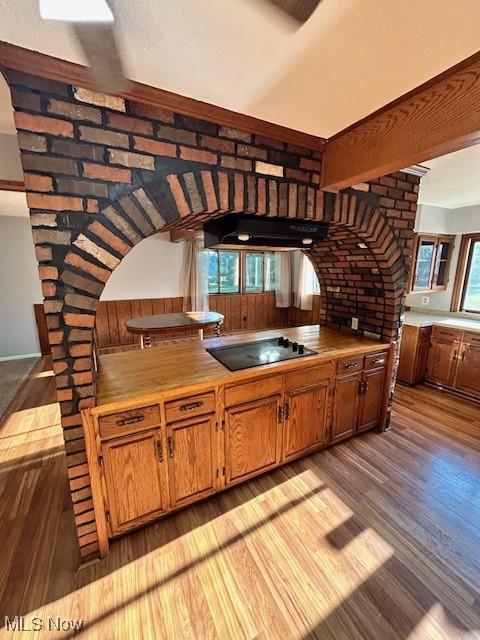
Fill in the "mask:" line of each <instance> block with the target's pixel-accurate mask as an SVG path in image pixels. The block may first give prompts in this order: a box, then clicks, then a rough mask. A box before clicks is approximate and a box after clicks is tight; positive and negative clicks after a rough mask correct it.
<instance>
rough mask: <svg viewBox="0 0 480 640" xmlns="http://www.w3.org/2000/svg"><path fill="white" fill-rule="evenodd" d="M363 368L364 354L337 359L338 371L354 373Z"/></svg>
mask: <svg viewBox="0 0 480 640" xmlns="http://www.w3.org/2000/svg"><path fill="white" fill-rule="evenodd" d="M361 369H363V356H352V357H350V358H341V359H340V360H337V373H349V372H350V373H353V372H354V371H360V370H361Z"/></svg>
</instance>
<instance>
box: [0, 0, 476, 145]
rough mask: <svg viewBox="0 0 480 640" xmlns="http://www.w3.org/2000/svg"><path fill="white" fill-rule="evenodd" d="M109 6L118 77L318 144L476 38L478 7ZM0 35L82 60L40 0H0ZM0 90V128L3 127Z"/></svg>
mask: <svg viewBox="0 0 480 640" xmlns="http://www.w3.org/2000/svg"><path fill="white" fill-rule="evenodd" d="M79 1H81V0H79ZM113 4H114V9H115V12H116V14H117V17H118V20H117V24H118V31H119V41H120V49H121V51H122V52H123V55H124V59H125V66H126V71H127V75H128V77H130V78H132V79H134V80H138V81H141V82H144V83H146V84H150V85H153V86H157V87H161V88H164V89H168V90H170V91H174V92H177V93H180V94H182V95H186V96H190V97H194V98H197V99H199V100H204V101H207V102H211V103H213V104H216V105H220V106H223V107H227V108H230V109H233V110H235V111H239V112H242V113H247V114H249V115H253V116H256V117H259V118H263V119H265V120H269V121H271V122H276V123H279V124H282V125H285V126H288V127H291V128H293V129H298V130H301V131H306V132H308V133H312V134H316V135H320V136H323V137H329V136H331V135H332V134H334V133H336V132H338V131H339V130H341V129H343V128H344V127H346V126H348V125H349V124H351V123H353V122H355V121H356V120H358V119H360V118H362V117H364V116H366V115H368V114H369V113H371V112H372V111H374V110H375V109H377V108H379V107H381V106H382V105H384V104H385V103H387V102H389V101H391V100H393V99H394V98H396V97H398V96H399V95H401V94H403V93H405V92H407V91H409V90H410V89H412V88H414V87H416V86H418V85H419V84H421V83H422V82H424V81H426V80H427V79H429V78H431V77H432V76H434V75H436V74H438V73H440V72H441V71H443V70H445V69H447V68H448V67H450V66H452V65H453V64H455V63H457V62H459V61H460V60H462V59H464V58H466V57H467V56H469V55H471V54H472V53H474V52H475V51H476V50H477V49H478V43H479V42H480V2H478V0H457V1H456V2H452V0H421V1H419V0H402V1H401V2H398V1H396V0H380V1H379V0H342V1H341V2H338V0H322V2H321V3H320V4H319V6H318V8H317V9H316V11H315V12H314V14H313V15H312V17H311V18H310V20H308V22H307V23H306V24H305V25H304V26H302V27H301V28H299V29H295V26H294V25H293V24H292V23H291V22H290V21H288V20H287V19H286V18H285V17H284V16H283V14H281V13H279V11H278V10H276V9H275V8H274V7H273V6H272V5H271V4H270V3H267V2H265V1H264V0H230V1H226V0H175V1H174V2H172V1H164V2H159V1H158V0H157V1H152V0H136V1H135V2H127V1H126V0H115V2H114V3H113ZM0 39H1V40H5V41H7V42H11V43H14V44H18V45H21V46H23V47H27V48H29V49H35V50H38V51H42V52H45V53H48V54H50V55H54V56H57V57H59V58H64V59H67V60H72V61H75V62H80V63H83V62H84V60H83V58H82V53H81V52H80V50H79V48H78V47H77V44H76V42H75V41H74V39H73V37H72V34H71V31H70V28H69V26H68V25H66V24H64V23H58V22H50V21H43V20H41V19H40V17H39V12H38V0H22V2H12V1H11V0H0ZM2 88H3V95H0V113H1V114H2V115H1V119H0V131H4V132H13V123H12V120H11V110H10V108H9V101H8V96H7V94H6V89H5V86H3V87H2ZM5 105H6V106H7V107H8V108H5ZM2 107H3V108H2Z"/></svg>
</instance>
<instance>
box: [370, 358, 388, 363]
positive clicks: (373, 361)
mask: <svg viewBox="0 0 480 640" xmlns="http://www.w3.org/2000/svg"><path fill="white" fill-rule="evenodd" d="M384 362H385V358H378V359H377V360H372V364H383V363H384Z"/></svg>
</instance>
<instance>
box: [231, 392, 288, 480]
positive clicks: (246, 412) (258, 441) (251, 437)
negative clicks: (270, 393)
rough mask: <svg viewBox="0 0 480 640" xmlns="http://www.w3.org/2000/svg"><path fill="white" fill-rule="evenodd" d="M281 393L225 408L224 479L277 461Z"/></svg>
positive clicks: (242, 474) (233, 478) (243, 474)
mask: <svg viewBox="0 0 480 640" xmlns="http://www.w3.org/2000/svg"><path fill="white" fill-rule="evenodd" d="M279 413H280V396H274V397H272V398H265V399H264V400H258V401H257V402H249V403H246V404H241V405H238V406H236V407H231V408H230V409H226V411H225V430H226V433H225V435H226V438H225V446H226V452H225V457H226V482H227V484H233V483H234V482H239V481H240V480H244V479H245V478H246V477H248V476H250V475H254V474H255V473H260V472H261V471H265V470H267V469H268V468H269V467H272V466H274V465H275V464H276V463H277V462H279V461H280V443H279V436H280V433H281V423H280V422H279Z"/></svg>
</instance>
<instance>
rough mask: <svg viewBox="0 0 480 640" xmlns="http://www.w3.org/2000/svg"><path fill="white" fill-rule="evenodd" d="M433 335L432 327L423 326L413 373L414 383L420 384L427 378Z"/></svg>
mask: <svg viewBox="0 0 480 640" xmlns="http://www.w3.org/2000/svg"><path fill="white" fill-rule="evenodd" d="M431 335H432V328H431V327H421V329H420V336H419V339H418V345H417V356H416V358H415V369H414V375H413V384H418V383H419V382H423V380H425V373H426V369H427V359H428V349H429V347H430V338H431Z"/></svg>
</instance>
